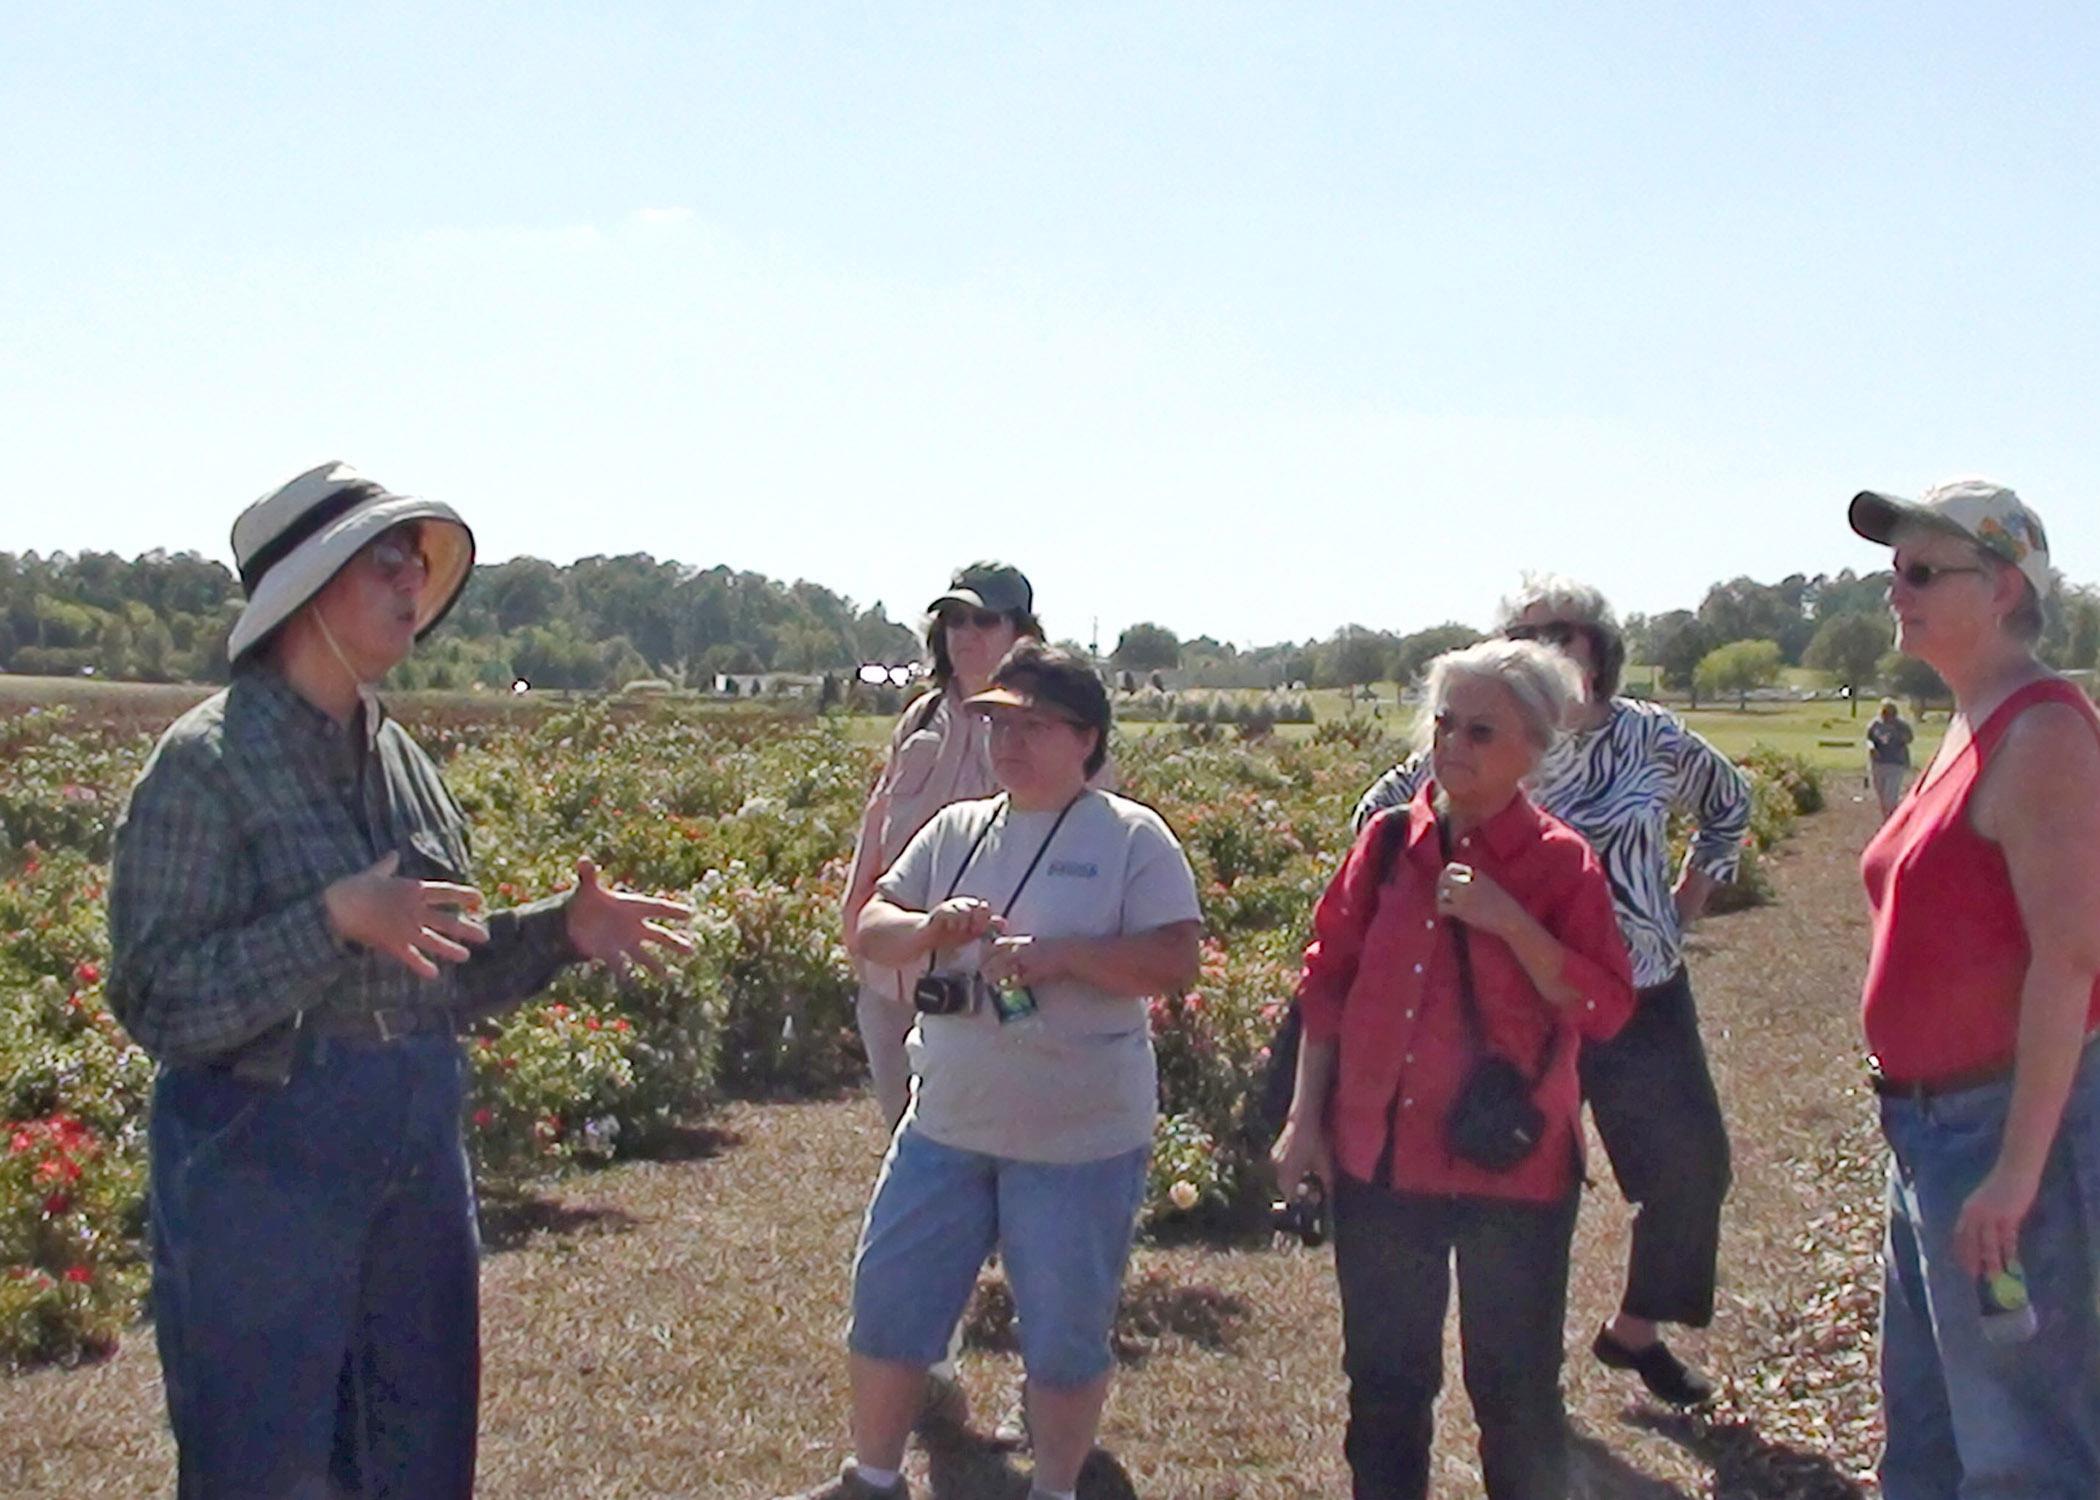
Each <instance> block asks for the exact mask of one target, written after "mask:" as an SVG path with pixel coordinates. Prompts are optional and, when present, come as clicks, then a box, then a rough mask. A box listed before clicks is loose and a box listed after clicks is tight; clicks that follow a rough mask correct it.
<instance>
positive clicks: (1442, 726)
mask: <svg viewBox="0 0 2100 1500" xmlns="http://www.w3.org/2000/svg"><path fill="white" fill-rule="evenodd" d="M1429 722H1430V724H1431V726H1432V727H1434V728H1435V730H1436V737H1437V738H1438V739H1440V740H1441V739H1447V738H1449V737H1450V736H1451V735H1453V734H1463V735H1464V736H1465V737H1466V743H1467V744H1469V745H1474V746H1478V747H1479V748H1481V749H1483V750H1484V749H1486V748H1487V747H1488V746H1489V745H1492V744H1494V743H1495V734H1496V730H1495V726H1494V725H1492V724H1490V723H1487V722H1486V721H1485V720H1482V719H1475V720H1474V721H1473V722H1472V723H1470V724H1461V723H1459V722H1458V718H1457V716H1456V715H1454V714H1453V713H1452V712H1451V711H1450V710H1449V709H1445V710H1444V711H1443V712H1441V713H1439V714H1438V715H1437V716H1436V717H1435V718H1433V719H1431V720H1430V721H1429Z"/></svg>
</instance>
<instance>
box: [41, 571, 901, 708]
mask: <svg viewBox="0 0 2100 1500" xmlns="http://www.w3.org/2000/svg"><path fill="white" fill-rule="evenodd" d="M240 610H241V591H240V584H239V581H238V580H237V579H236V578H235V577H234V575H233V573H232V572H231V570H229V569H228V568H226V567H225V566H224V565H223V564H221V563H218V562H215V561H213V560H211V559H208V558H203V557H199V556H198V555H197V554H196V553H193V552H181V553H172V554H171V553H166V552H157V551H156V552H148V553H145V554H143V555H142V556H139V557H136V558H132V559H129V560H127V559H125V558H122V557H119V556H117V555H116V554H114V553H108V552H81V553H77V554H68V553H54V554H52V555H50V556H48V557H40V556H38V555H37V554H36V553H34V552H30V553H25V554H22V555H19V556H17V555H15V554H11V553H4V552H0V669H4V670H6V671H9V672H18V673H33V674H38V675H46V676H69V677H70V676H79V675H83V674H92V675H95V676H101V677H109V678H119V679H124V680H131V681H145V682H223V681H224V680H225V679H226V674H227V663H226V636H227V632H228V631H229V630H230V629H231V628H232V625H233V621H234V619H235V618H236V617H237V616H238V615H239V614H240ZM917 650H918V643H917V638H916V637H915V636H914V635H913V633H912V631H911V630H910V629H909V628H908V627H907V626H905V625H902V624H899V623H898V622H897V621H895V620H892V619H891V618H890V617H889V615H888V614H887V612H886V611H885V610H884V609H883V606H882V605H881V604H880V603H876V604H873V605H870V606H869V607H867V608H865V609H862V608H858V607H857V606H855V605H854V604H853V602H852V601H851V600H848V599H845V598H843V597H841V596H840V595H838V594H835V593H833V592H832V591H831V590H829V589H827V588H824V587H822V586H821V585H819V584H814V583H808V582H796V583H781V582H779V581H777V580H774V579H771V578H768V577H766V576H765V575H763V574H760V573H748V572H738V571H736V570H735V569H731V568H726V567H716V568H693V567H687V566H685V565H683V564H680V563H675V562H659V561H657V560H656V559H655V558H652V557H649V556H647V555H645V554H637V555H633V556H627V557H587V558H584V559H582V560H580V561H578V562H574V563H570V564H568V565H567V566H557V565H556V564H553V563H550V562H545V561H542V560H541V559H539V558H534V557H521V558H515V559H513V560H511V561H509V562H503V563H494V564H487V565H484V566H481V567H478V568H476V569H475V570H474V574H473V576H472V578H470V579H469V580H468V583H467V587H466V591H465V592H464V593H463V594H462V595H461V596H460V600H459V603H458V604H457V605H456V606H455V607H454V609H453V611H452V614H451V615H450V616H449V617H448V618H447V620H446V622H445V626H444V628H443V629H441V630H439V631H438V632H437V633H436V634H435V635H434V636H433V637H432V638H431V640H430V642H429V644H428V646H427V647H426V648H425V649H423V650H421V651H418V652H417V653H416V654H415V656H413V657H411V658H410V659H409V661H408V662H407V663H406V664H404V666H403V667H402V668H401V669H400V670H399V671H398V672H397V673H396V675H395V677H394V679H393V681H394V683H395V685H396V686H399V687H404V688H442V689H465V688H472V687H475V686H483V687H491V688H508V687H509V686H510V685H511V683H512V682H513V681H515V680H517V679H520V678H522V679H524V680H525V681H527V682H530V683H533V684H535V685H536V686H542V687H550V688H583V689H603V688H616V687H620V686H622V685H624V684H626V683H628V682H632V681H634V680H635V679H637V678H644V677H663V678H668V679H669V680H671V681H672V682H674V683H678V684H685V685H692V686H704V685H706V684H707V683H710V682H712V681H713V679H714V678H715V677H716V676H717V675H719V674H727V673H756V672H826V671H835V670H838V669H840V668H849V667H851V666H852V665H853V664H855V663H857V662H862V661H904V660H908V659H910V658H911V657H912V656H913V655H915V654H916V652H917Z"/></svg>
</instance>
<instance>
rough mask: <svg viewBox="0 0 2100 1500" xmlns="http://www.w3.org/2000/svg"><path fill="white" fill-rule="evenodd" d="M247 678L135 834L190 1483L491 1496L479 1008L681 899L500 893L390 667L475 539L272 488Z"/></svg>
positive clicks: (145, 1001)
mask: <svg viewBox="0 0 2100 1500" xmlns="http://www.w3.org/2000/svg"><path fill="white" fill-rule="evenodd" d="M233 550H234V555H235V558H236V560H237V562H238V564H239V569H240V576H241V583H242V586H243V588H244V589H245V591H246V594H247V606H246V608H245V610H244V611H243V612H242V614H241V617H240V619H239V621H238V622H237V623H236V624H235V626H234V629H233V634H232V638H231V640H230V642H229V647H228V655H229V656H230V657H231V658H232V661H233V680H232V684H231V685H230V686H229V687H228V688H227V689H226V690H225V691H224V692H221V693H219V694H217V695H215V696H214V697H212V698H210V699H207V700H206V701H205V702H203V703H201V704H199V705H198V706H197V707H196V708H194V709H192V710H190V711H189V712H188V713H186V714H184V715H183V716H182V717H181V718H180V719H178V720H176V722H175V723H174V725H173V726H172V727H170V728H169V730H168V732H167V733H166V734H165V735H164V736H162V738H161V741H160V744H159V746H158V747H157V748H156V749H155V750H154V752H153V755H152V758H151V759H150V760H148V761H147V763H146V768H145V771H144V772H143V773H142V774H141V776H140V778H139V782H138V785H137V786H136V787H135V788H134V789H133V791H132V796H131V803H130V806H129V807H128V809H127V810H126V812H125V815H124V819H123V821H122V822H121V823H120V825H119V826H118V830H117V838H116V855H115V865H114V872H113V875H112V879H111V885H110V935H111V949H112V951H111V962H110V976H109V1000H110V1006H111V1009H112V1010H114V1011H115V1012H116V1014H117V1016H118V1018H119V1019H120V1020H121V1021H123V1023H124V1025H125V1026H126V1027H127V1028H128V1029H129V1030H130V1032H131V1034H132V1036H133V1037H135V1038H136V1039H137V1040H138V1043H139V1045H140V1046H142V1047H144V1048H145V1049H146V1050H147V1051H148V1052H150V1053H151V1054H153V1056H154V1057H155V1058H156V1059H157V1060H158V1061H159V1063H160V1065H161V1066H160V1074H159V1077H158V1078H157V1079H156V1081H155V1085H154V1095H153V1112H152V1123H151V1128H150V1145H151V1183H150V1193H149V1197H150V1207H151V1213H152V1241H153V1308H154V1318H155V1322H156V1325H157V1333H158V1337H159V1343H160V1352H161V1364H162V1370H163V1377H164V1380H165V1383H166V1387H167V1397H168V1412H169V1419H170V1423H171V1425H172V1426H173V1428H174V1432H175V1440H176V1446H177V1449H178V1451H179V1455H180V1479H179V1483H178V1493H179V1494H181V1495H182V1496H184V1497H186V1500H188V1497H198V1500H202V1497H212V1500H218V1497H222V1496H235V1495H239V1496H255V1497H273V1500H274V1497H307V1496H316V1497H318V1496H338V1495H369V1496H399V1497H404V1500H406V1497H414V1500H425V1497H430V1500H442V1497H452V1496H465V1495H469V1494H471V1493H472V1491H473V1484H474V1440H475V1420H476V1406H477V1396H478V1384H479V1373H480V1359H479V1352H478V1313H477V1300H476V1295H477V1278H478V1272H477V1259H478V1254H479V1245H478V1241H477V1236H476V1230H475V1222H474V1200H473V1186H472V1182H471V1180H470V1178H469V1173H468V1166H467V1158H466V1151H465V1147H464V1143H463V1141H462V1138H461V1104H462V1097H463V1089H464V1080H465V1076H466V1068H465V1063H464V1058H463V1057H462V1055H461V1052H460V1048H459V1043H458V1041H457V1033H458V1031H459V1029H460V1027H461V1026H462V1024H463V1023H465V1022H466V1021H468V1020H470V1019H472V1018H473V1017H475V1016H477V1015H485V1014H487V1013H489V1012H491V1011H494V1010H497V1009H500V1008H502V1007H504V1006H507V1005H512V1004H515V1003H516V1002H518V1001H520V1000H522V999H524V998H526V997H527V996H529V995H531V994H532V993H533V992H534V991H536V990H538V989H540V988H541V987H542V986H544V985H545V984H546V983H547V981H548V980H549V979H551V978H552V977H553V975H554V974H555V972H556V971H557V970H558V969H559V968H561V966H562V965H564V964H567V963H570V962H574V961H577V960H584V959H591V960H599V961H603V962H609V963H614V964H623V965H624V964H625V963H627V962H629V961H630V960H634V961H640V962H642V963H644V964H647V965H650V966H652V967H653V966H656V965H657V964H658V962H659V961H658V959H657V958H656V956H655V953H654V952H653V951H652V950H653V949H654V948H656V947H671V948H677V949H684V948H688V947H690V943H689V941H688V940H687V939H686V938H684V937H683V936H681V935H680V934H678V933H677V932H675V931H674V930H672V929H671V928H669V927H667V926H665V925H663V924H664V923H666V922H668V921H673V920H675V919H677V918H679V917H682V916H684V915H687V914H688V912H687V909H686V908H684V907H682V906H679V905H677V904H675V903H672V902H667V901H659V900H654V899H651V898H648V897H643V896H638V895H630V894H626V893H622V892H618V891H614V890H610V889H608V888H606V887H604V886H602V885H600V884H599V883H598V880H597V873H596V870H595V869H594V867H593V866H592V865H591V863H590V861H588V860H580V861H578V864H577V883H576V887H575V889H573V890H572V891H569V892H567V893H566V894H564V895H560V896H554V897H550V898H548V899H546V900H543V901H538V902H534V903H533V904H531V905H528V906H523V907H518V908H515V909H513V910H510V911H501V912H494V913H487V914H484V913H483V910H482V899H481V894H480V892H479V891H477V890H475V889H474V887H473V885H472V883H471V874H470V870H469V864H468V856H467V830H466V825H465V819H464V817H463V816H462V814H461V813H460V810H459V806H458V804H457V803H455V802H454V801H453V800H452V797H451V795H450V793H448V792H447V791H446V789H445V786H444V783H443V782H442V781H441V780H440V779H439V776H438V772H437V768H436V767H435V766H434V765H433V764H432V763H431V761H430V760H429V758H428V757H427V756H425V755H424V754H423V752H422V751H421V750H420V749H419V748H417V746H416V744H415V742H414V741H413V740H411V739H410V738H409V736H408V734H407V732H406V731H405V730H403V729H402V727H401V726H400V725H399V724H398V723H396V722H395V721H394V720H393V719H391V718H390V717H388V715H387V713H386V711H385V709H384V708H383V707H382V706H381V704H380V702H379V700H378V698H377V697H376V695H375V694H374V692H373V685H374V684H375V683H377V682H378V681H379V680H380V679H381V678H383V677H384V676H385V675H386V673H387V672H389V671H390V670H392V669H393V668H394V667H395V666H397V665H399V664H400V662H401V661H402V660H404V659H405V658H406V657H407V656H408V654H409V652H410V651H411V650H412V649H413V648H414V646H415V643H416V641H417V640H418V639H419V638H420V637H421V636H422V635H423V634H424V633H425V632H427V631H428V630H430V629H431V627H432V626H434V625H435V624H436V623H437V622H438V620H439V619H441V618H442V617H443V615H444V614H445V612H446V610H448V609H449V608H450V607H451V606H452V603H453V601H454V600H455V599H457V598H458V596H459V592H460V590H461V588H463V587H464V586H465V583H466V579H467V574H468V572H469V571H470V570H471V568H472V566H473V560H474V539H473V536H472V534H471V533H470V532H469V531H468V530H467V527H466V525H465V523H464V522H462V521H461V520H460V518H459V516H458V515H457V514H455V513H454V512H453V510H452V509H451V508H450V507H449V506H446V505H441V504H438V503H437V502H435V501H430V500H422V499H418V498H415V497H413V496H408V495H398V494H395V493H393V492H391V491H389V490H387V489H385V488H384V487H382V486H380V485H378V484H375V483H373V482H372V481H370V480H368V479H365V478H364V477H362V476H361V475H359V474H358V473H357V472H356V471H354V470H352V469H350V468H349V467H348V466H346V465H343V464H338V463H331V464H324V465H322V466H321V467H319V468H316V469H312V470H309V471H308V472H306V473H304V474H301V475H299V476H298V477H297V478H296V479H293V480H292V481H291V482H290V483H288V484H286V485H284V486H283V487H281V488H279V489H277V490H274V491H272V492H271V493H270V494H268V495H266V496H264V497H263V498H262V499H260V500H258V501H256V502H255V503H254V504H253V505H251V506H249V507H248V508H247V509H246V510H245V511H243V512H242V513H241V515H240V518H239V519H238V520H237V521H235V523H234V528H233Z"/></svg>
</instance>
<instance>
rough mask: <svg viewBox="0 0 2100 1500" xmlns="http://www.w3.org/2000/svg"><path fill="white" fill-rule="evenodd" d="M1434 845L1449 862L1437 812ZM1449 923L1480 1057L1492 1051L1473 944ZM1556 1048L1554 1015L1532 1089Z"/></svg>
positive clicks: (1445, 830)
mask: <svg viewBox="0 0 2100 1500" xmlns="http://www.w3.org/2000/svg"><path fill="white" fill-rule="evenodd" d="M1436 842H1437V848H1438V849H1439V850H1440V851H1442V853H1443V856H1444V863H1445V864H1447V865H1448V864H1449V863H1451V825H1450V824H1449V823H1448V822H1446V821H1445V819H1444V816H1443V814H1441V813H1439V814H1438V815H1437V820H1436ZM1448 920H1449V922H1450V924H1451V948H1452V952H1453V953H1454V954H1455V955H1456V956H1457V959H1458V1001H1459V1009H1460V1010H1461V1011H1462V1012H1464V1014H1465V1018H1466V1035H1467V1036H1468V1037H1470V1038H1471V1039H1472V1042H1473V1050H1474V1052H1475V1053H1477V1054H1478V1055H1480V1056H1482V1057H1487V1056H1489V1055H1491V1054H1492V1053H1493V1052H1494V1050H1495V1049H1494V1048H1493V1047H1492V1046H1491V1045H1490V1044H1489V1042H1488V1037H1487V1021H1486V1020H1485V1018H1484V1017H1482V1015H1481V1013H1480V996H1479V993H1478V992H1477V991H1476V990H1475V989H1474V988H1473V945H1472V942H1471V940H1470V939H1469V938H1468V937H1467V934H1466V924H1465V923H1463V922H1461V921H1459V920H1458V918H1456V917H1452V918H1449V919H1448ZM1559 1049H1560V1019H1559V1017H1557V1016H1556V1017H1554V1019H1553V1028H1552V1030H1550V1031H1549V1032H1547V1033H1546V1045H1545V1047H1544V1049H1543V1050H1541V1052H1540V1053H1539V1063H1538V1068H1537V1069H1536V1071H1534V1072H1533V1073H1532V1075H1531V1086H1532V1087H1533V1088H1534V1089H1535V1088H1537V1087H1538V1086H1539V1085H1540V1084H1542V1083H1544V1082H1545V1081H1546V1075H1547V1074H1548V1073H1549V1072H1551V1071H1552V1070H1553V1056H1554V1054H1555V1053H1556V1052H1557V1051H1558V1050H1559Z"/></svg>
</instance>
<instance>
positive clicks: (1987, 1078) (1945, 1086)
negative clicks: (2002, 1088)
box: [1867, 1031, 2100, 1100]
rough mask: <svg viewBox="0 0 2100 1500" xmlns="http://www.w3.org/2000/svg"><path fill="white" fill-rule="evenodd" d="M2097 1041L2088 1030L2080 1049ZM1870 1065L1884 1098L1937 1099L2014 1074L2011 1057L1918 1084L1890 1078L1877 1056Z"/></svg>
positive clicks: (2090, 1047)
mask: <svg viewBox="0 0 2100 1500" xmlns="http://www.w3.org/2000/svg"><path fill="white" fill-rule="evenodd" d="M2096 1043H2100V1031H2091V1032H2087V1033H2086V1038H2085V1042H2084V1045H2083V1046H2082V1047H2081V1049H2080V1050H2081V1051H2083V1052H2091V1051H2092V1050H2093V1048H2094V1045H2095V1044H2096ZM1867 1068H1868V1070H1869V1071H1868V1074H1867V1081H1868V1082H1869V1083H1870V1084H1872V1085H1873V1087H1874V1092H1875V1093H1877V1094H1879V1095H1881V1097H1882V1098H1884V1099H1911V1100H1918V1099H1937V1098H1939V1097H1940V1096H1941V1095H1943V1094H1959V1093H1961V1092H1962V1091H1963V1090H1964V1089H1980V1088H1986V1087H1988V1086H1989V1085H1991V1084H1994V1083H2004V1082H2006V1081H2007V1080H2008V1079H2010V1078H2011V1077H2012V1076H2013V1065H2012V1060H2011V1059H2010V1058H2008V1059H2006V1060H2005V1061H2004V1062H1999V1063H1993V1064H1992V1065H1991V1066H1989V1067H1986V1068H1970V1069H1967V1070H1966V1071H1964V1072H1960V1073H1947V1074H1943V1075H1942V1076H1940V1077H1938V1078H1933V1079H1929V1080H1925V1081H1922V1082H1918V1083H1899V1082H1897V1081H1896V1080H1895V1079H1893V1078H1891V1077H1889V1076H1888V1075H1887V1074H1886V1073H1884V1072H1882V1071H1881V1059H1880V1058H1878V1057H1870V1058H1868V1059H1867Z"/></svg>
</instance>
